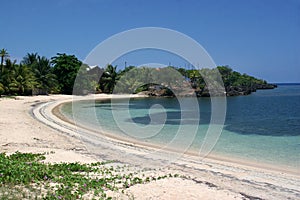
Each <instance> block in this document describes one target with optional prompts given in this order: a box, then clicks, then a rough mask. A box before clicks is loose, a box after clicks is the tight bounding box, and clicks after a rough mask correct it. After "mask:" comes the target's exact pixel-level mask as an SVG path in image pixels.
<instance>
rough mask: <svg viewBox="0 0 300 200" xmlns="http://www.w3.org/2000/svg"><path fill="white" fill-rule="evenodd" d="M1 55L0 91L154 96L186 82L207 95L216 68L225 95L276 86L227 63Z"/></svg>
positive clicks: (183, 87) (180, 88)
mask: <svg viewBox="0 0 300 200" xmlns="http://www.w3.org/2000/svg"><path fill="white" fill-rule="evenodd" d="M0 57H1V66H0V95H2V94H4V95H31V94H49V93H63V94H88V93H113V92H114V93H138V92H142V91H144V92H148V94H149V95H154V96H172V95H173V92H174V91H180V92H183V93H184V90H186V88H190V87H192V89H193V91H192V93H193V92H195V93H196V95H197V96H209V95H210V93H209V90H208V88H209V87H208V86H207V84H206V82H207V79H211V80H217V79H218V78H217V73H216V72H220V74H221V76H222V80H223V82H224V86H225V90H226V92H227V95H228V96H234V95H246V94H250V93H251V92H253V91H255V90H256V89H272V88H274V87H276V86H275V85H271V84H268V83H267V82H266V81H264V80H260V79H256V78H254V77H252V76H249V75H246V74H240V73H239V72H235V71H233V70H232V69H231V68H230V67H228V66H219V67H217V68H216V69H201V70H196V69H184V68H176V67H173V66H169V67H165V68H159V69H157V68H149V67H139V68H137V67H135V66H130V67H126V68H125V69H123V70H120V71H117V66H112V65H107V66H106V68H105V69H101V68H99V67H96V68H90V67H89V66H88V65H86V64H83V63H82V62H81V61H80V60H79V59H78V58H76V57H75V56H74V55H67V54H64V53H58V54H57V55H56V56H54V57H52V58H51V59H50V60H49V59H47V58H46V57H44V56H39V55H38V54H37V53H28V54H27V55H26V56H25V57H24V58H23V60H22V61H21V62H20V63H19V64H17V62H16V61H11V60H10V59H9V53H8V52H7V50H6V49H2V50H0ZM100 77H101V78H100ZM75 80H76V81H75ZM74 84H75V87H74V88H76V90H75V91H73V86H74ZM116 84H117V87H115V86H116ZM211 84H212V85H210V87H214V85H215V86H218V84H220V81H213V82H212V83H211ZM158 90H159V91H158Z"/></svg>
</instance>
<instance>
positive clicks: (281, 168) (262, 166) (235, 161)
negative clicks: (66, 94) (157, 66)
mask: <svg viewBox="0 0 300 200" xmlns="http://www.w3.org/2000/svg"><path fill="white" fill-rule="evenodd" d="M139 97H140V98H143V97H145V96H135V98H139ZM117 98H118V97H117ZM121 98H128V96H125V97H124V96H122V97H120V99H121ZM105 99H109V97H105V98H103V97H97V96H96V97H94V100H105ZM80 100H82V99H80ZM85 100H87V101H89V100H91V99H85ZM71 101H72V100H70V101H66V102H62V103H59V104H58V105H56V106H55V107H53V108H52V114H53V115H55V116H56V117H57V118H59V119H60V120H62V121H64V122H66V123H69V124H72V125H74V126H79V127H80V128H83V129H87V130H89V131H91V132H94V133H95V134H96V135H97V136H98V135H100V137H103V136H104V137H107V138H109V139H112V140H115V142H117V143H122V144H123V145H128V146H132V145H134V146H136V147H137V148H141V149H145V150H149V149H152V150H153V149H154V150H159V149H162V148H163V145H159V144H154V143H147V142H143V141H139V140H135V139H130V138H128V137H122V136H120V135H117V134H114V133H111V132H107V131H106V132H103V131H102V132H101V131H97V130H95V129H93V128H89V127H87V126H85V125H83V124H78V123H75V122H74V121H73V119H70V118H68V117H67V116H65V115H64V114H63V113H62V112H61V110H60V109H61V107H62V106H63V104H65V103H70V102H71ZM164 150H165V151H170V152H181V150H177V149H175V148H164ZM183 155H186V156H190V157H192V159H194V160H197V161H199V160H207V159H208V160H211V161H216V162H225V163H226V164H229V165H239V166H240V167H247V168H249V167H250V168H254V169H258V170H266V171H270V172H276V173H287V174H290V175H294V176H297V177H299V178H300V171H299V169H297V168H294V167H289V166H287V165H281V164H277V165H275V166H274V165H272V164H269V163H255V161H253V160H247V159H243V158H237V157H228V156H225V155H222V154H217V153H209V155H207V156H206V157H203V158H200V157H199V154H198V152H195V151H193V150H187V151H185V152H184V153H183Z"/></svg>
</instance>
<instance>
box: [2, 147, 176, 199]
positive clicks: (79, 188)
mask: <svg viewBox="0 0 300 200" xmlns="http://www.w3.org/2000/svg"><path fill="white" fill-rule="evenodd" d="M45 156H46V154H32V153H20V152H16V153H14V154H12V155H6V154H5V153H1V154H0V199H112V197H110V196H109V195H108V194H111V193H112V192H119V193H124V190H126V188H129V187H131V186H133V185H136V184H145V183H147V182H150V181H154V180H159V179H162V178H169V177H177V176H178V175H172V174H168V175H163V176H156V177H155V176H146V175H145V174H141V172H137V171H135V172H134V171H132V170H131V169H130V167H129V166H128V165H124V164H120V163H116V162H114V161H106V162H97V163H91V164H80V163H77V162H75V163H58V164H51V163H44V162H43V160H44V159H45ZM127 195H128V194H127Z"/></svg>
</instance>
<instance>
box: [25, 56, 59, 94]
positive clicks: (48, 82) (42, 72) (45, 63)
mask: <svg viewBox="0 0 300 200" xmlns="http://www.w3.org/2000/svg"><path fill="white" fill-rule="evenodd" d="M31 68H32V70H33V73H34V76H35V78H36V82H37V87H38V88H39V89H42V90H44V92H46V93H47V92H49V90H50V89H51V88H53V87H54V86H55V85H56V83H57V80H56V76H55V75H54V74H53V73H52V68H51V64H50V60H48V59H47V58H46V57H44V56H43V57H40V56H37V60H36V61H34V64H33V65H32V66H31ZM44 92H43V93H44Z"/></svg>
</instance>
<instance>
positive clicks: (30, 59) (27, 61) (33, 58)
mask: <svg viewBox="0 0 300 200" xmlns="http://www.w3.org/2000/svg"><path fill="white" fill-rule="evenodd" d="M37 61H38V54H37V53H27V55H26V56H25V57H24V58H23V60H22V61H21V63H22V64H24V65H27V66H28V67H32V66H33V65H35V64H36V63H37Z"/></svg>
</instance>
